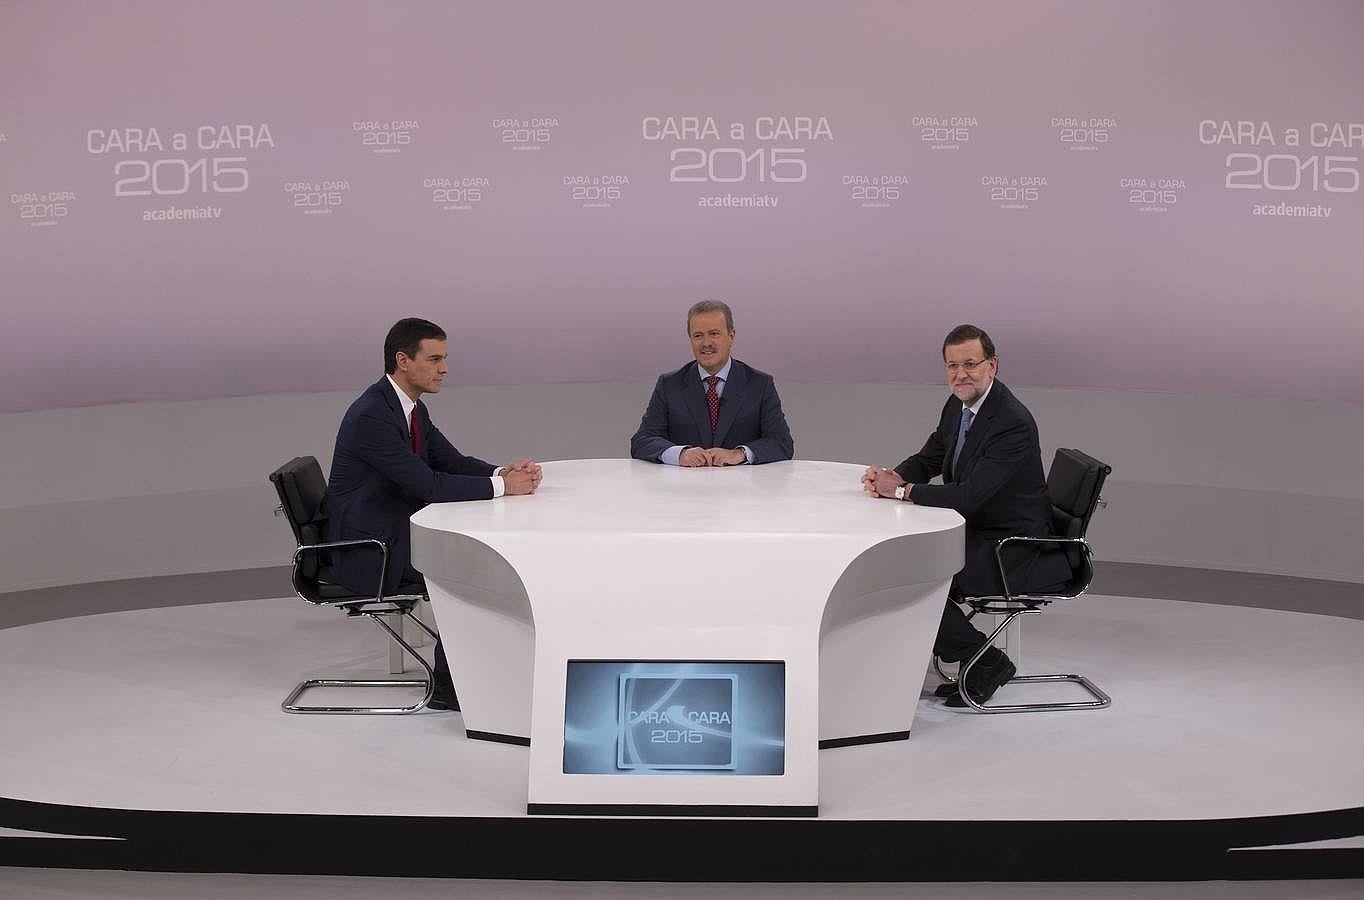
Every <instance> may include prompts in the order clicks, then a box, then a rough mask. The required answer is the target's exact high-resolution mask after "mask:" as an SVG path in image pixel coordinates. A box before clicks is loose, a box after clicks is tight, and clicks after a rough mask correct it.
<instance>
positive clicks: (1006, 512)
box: [862, 325, 1070, 706]
mask: <svg viewBox="0 0 1364 900" xmlns="http://www.w3.org/2000/svg"><path fill="white" fill-rule="evenodd" d="M943 363H944V364H945V365H946V367H947V385H948V387H949V388H951V390H952V395H953V396H952V397H950V398H948V400H947V402H946V403H945V404H944V405H943V409H942V416H941V417H940V418H939V420H938V426H937V428H935V429H934V430H933V433H932V434H930V435H929V436H928V440H927V441H926V442H925V443H924V445H923V448H922V449H920V450H919V452H918V453H916V454H914V455H913V456H911V457H910V458H909V459H906V460H905V461H904V462H902V463H900V464H899V465H898V466H896V467H895V468H894V469H886V468H881V467H877V466H872V467H870V468H868V469H867V470H866V472H864V473H863V475H862V486H863V489H864V490H866V492H867V493H868V494H870V495H871V496H873V497H891V498H894V499H896V500H901V501H907V502H910V503H917V504H919V505H921V506H940V507H947V508H949V509H954V510H956V511H957V512H959V513H961V515H962V517H963V518H965V519H966V565H965V566H964V567H963V568H962V570H961V571H960V572H958V573H957V576H956V578H954V579H953V581H952V587H951V589H950V590H949V591H948V600H947V607H946V609H945V610H944V612H943V618H942V623H941V625H939V627H938V637H937V640H936V641H935V642H934V645H933V652H934V653H935V654H937V656H938V657H939V658H940V659H943V660H945V661H947V662H960V661H961V660H965V659H969V658H970V657H971V655H972V654H974V653H975V652H976V650H978V649H979V648H980V646H981V644H983V643H985V635H984V634H982V633H981V632H979V631H977V630H976V629H975V628H974V627H973V626H972V625H971V623H970V622H969V621H968V620H967V618H966V615H965V614H964V613H963V612H962V611H961V608H960V607H958V606H957V604H956V603H955V602H953V601H954V600H955V599H956V598H959V597H962V596H983V595H998V594H1000V593H1002V592H1003V587H1004V585H1003V583H1002V582H1001V581H1000V578H999V567H998V566H997V565H996V562H995V544H996V543H997V542H998V541H999V540H1000V539H1001V538H1005V537H1010V536H1012V535H1026V536H1028V537H1046V536H1048V535H1050V534H1051V501H1050V499H1049V498H1048V496H1047V480H1046V475H1045V474H1044V473H1043V470H1042V450H1041V447H1040V445H1039V443H1038V438H1037V423H1036V422H1034V421H1033V417H1032V413H1030V412H1028V408H1027V407H1026V406H1024V405H1023V404H1022V403H1021V402H1020V401H1019V399H1018V398H1017V397H1015V396H1014V395H1013V392H1012V391H1010V390H1009V389H1008V388H1007V387H1006V386H1005V385H1004V382H1002V381H999V380H998V379H997V378H996V377H995V375H996V374H997V373H998V371H999V358H998V357H997V356H995V345H994V342H993V341H991V340H990V336H989V335H988V334H986V333H985V332H984V331H983V330H982V329H980V328H977V327H976V326H974V325H958V326H957V327H956V328H954V329H952V331H951V332H949V333H948V335H947V338H946V340H944V341H943ZM938 475H941V476H942V484H929V483H928V482H929V481H930V480H932V479H933V478H934V477H935V476H938ZM1004 563H1005V566H1006V569H1007V571H1008V578H1009V587H1010V588H1011V589H1012V590H1013V591H1014V593H1024V592H1029V591H1034V592H1046V591H1050V590H1055V589H1057V588H1059V587H1061V586H1062V585H1064V584H1065V583H1066V581H1067V580H1068V579H1069V578H1070V566H1069V564H1068V563H1067V562H1066V558H1065V556H1064V555H1063V554H1060V553H1056V552H1054V551H1052V550H1049V549H1048V550H1039V549H1038V548H1035V547H1029V548H1018V549H1012V548H1011V549H1010V550H1008V551H1006V553H1005V556H1004ZM1015 671H1016V670H1015V668H1014V664H1013V663H1012V662H1011V661H1010V660H1009V658H1008V656H1006V655H1005V654H1004V653H1003V652H1001V651H1000V650H999V649H997V648H995V647H991V648H989V649H988V650H986V651H985V654H984V655H983V656H982V657H981V658H980V661H979V662H977V663H976V665H975V666H974V667H973V668H972V669H971V673H970V678H968V679H967V684H966V689H967V691H968V692H969V693H970V694H971V697H972V699H974V700H975V701H976V702H977V703H983V702H985V701H986V700H988V699H989V698H990V697H991V696H992V695H993V694H994V692H995V691H996V690H998V689H999V687H1000V686H1001V685H1003V684H1004V683H1005V682H1007V681H1008V680H1009V679H1010V678H1012V677H1013V676H1014V674H1015ZM942 695H946V696H948V700H947V705H948V706H965V705H966V703H965V701H963V700H962V699H961V697H960V695H959V694H957V693H956V692H955V691H953V692H952V693H950V694H947V692H946V691H943V692H942Z"/></svg>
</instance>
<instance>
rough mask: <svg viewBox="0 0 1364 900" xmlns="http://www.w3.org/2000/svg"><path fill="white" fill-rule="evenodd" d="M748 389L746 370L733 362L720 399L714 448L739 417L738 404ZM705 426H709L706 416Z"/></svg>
mask: <svg viewBox="0 0 1364 900" xmlns="http://www.w3.org/2000/svg"><path fill="white" fill-rule="evenodd" d="M747 387H748V369H747V367H745V366H744V365H743V363H740V362H738V361H737V360H736V361H735V363H734V365H732V366H730V367H729V381H727V382H726V383H725V393H724V395H723V396H722V397H721V398H720V419H719V421H718V422H717V423H716V426H715V443H714V444H712V446H714V447H719V446H721V445H722V442H723V441H724V439H725V435H727V434H729V428H730V426H731V425H733V424H734V419H735V417H736V416H738V415H739V403H740V402H741V401H742V400H743V399H744V390H745V389H746V388H747ZM706 424H707V425H709V424H710V416H709V414H707V416H706Z"/></svg>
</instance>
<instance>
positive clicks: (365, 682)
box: [280, 610, 436, 716]
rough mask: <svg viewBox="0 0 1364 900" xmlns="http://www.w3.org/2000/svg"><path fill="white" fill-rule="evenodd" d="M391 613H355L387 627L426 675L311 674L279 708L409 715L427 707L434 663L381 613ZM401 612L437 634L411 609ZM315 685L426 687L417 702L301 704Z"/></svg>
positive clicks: (434, 682) (431, 688) (431, 686)
mask: <svg viewBox="0 0 1364 900" xmlns="http://www.w3.org/2000/svg"><path fill="white" fill-rule="evenodd" d="M392 613H393V610H381V611H374V612H370V611H366V610H357V611H355V613H354V614H355V615H360V616H365V617H366V618H368V619H370V620H371V621H373V622H374V624H376V625H378V626H379V627H380V628H382V629H383V630H384V631H386V632H388V636H389V637H390V638H391V639H392V640H394V641H396V642H397V643H398V644H399V645H400V646H401V647H402V648H403V649H404V650H406V651H407V652H408V653H409V654H411V656H412V658H413V659H415V660H416V661H417V662H418V663H419V664H420V665H421V667H422V668H423V669H425V670H426V677H425V678H308V679H306V680H304V681H301V682H299V684H298V686H297V687H295V688H294V689H293V690H292V691H291V692H290V693H289V696H288V697H285V698H284V702H283V703H281V704H280V709H282V710H284V711H285V712H287V713H340V714H350V715H380V716H383V715H388V716H401V715H406V714H408V713H414V712H417V711H418V710H420V709H424V708H425V707H426V704H428V703H430V702H431V695H432V694H433V693H435V690H436V673H435V672H433V671H432V670H431V664H430V663H428V662H427V661H426V660H425V659H423V658H422V656H421V654H420V653H418V652H417V651H416V649H415V648H414V647H413V646H412V645H411V644H409V643H408V642H407V641H405V640H403V637H402V635H401V634H400V633H399V632H398V631H396V630H394V628H393V627H392V626H391V625H389V624H388V623H387V622H386V621H384V619H383V618H382V616H385V615H391V614H392ZM398 615H399V617H402V616H407V617H409V618H411V619H412V621H414V622H416V623H417V625H418V627H420V628H421V629H422V631H425V632H426V633H427V634H429V635H431V637H432V639H433V640H434V639H435V637H436V635H435V632H433V631H432V630H431V628H430V627H429V626H428V625H427V624H426V623H425V622H423V621H422V620H421V619H418V618H416V617H414V616H411V614H410V613H408V612H402V611H399V612H398ZM316 687H405V688H412V687H420V688H424V689H425V690H424V691H423V693H422V698H421V699H420V700H419V701H417V702H416V703H414V704H412V705H411V706H302V705H300V704H299V703H298V698H299V697H300V696H302V694H303V692H304V691H307V690H309V689H310V688H316Z"/></svg>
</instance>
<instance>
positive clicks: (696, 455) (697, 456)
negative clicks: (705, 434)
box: [677, 447, 748, 467]
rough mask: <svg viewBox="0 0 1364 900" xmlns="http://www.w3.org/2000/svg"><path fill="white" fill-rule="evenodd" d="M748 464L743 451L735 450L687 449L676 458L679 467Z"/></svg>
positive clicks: (712, 448)
mask: <svg viewBox="0 0 1364 900" xmlns="http://www.w3.org/2000/svg"><path fill="white" fill-rule="evenodd" d="M746 462H748V457H747V456H745V455H744V451H743V450H741V449H739V448H737V447H736V448H735V449H733V450H726V449H725V448H724V447H709V448H707V447H688V448H687V449H686V450H683V451H682V454H681V455H680V456H678V457H677V464H678V465H680V466H688V467H694V466H741V465H743V464H744V463H746Z"/></svg>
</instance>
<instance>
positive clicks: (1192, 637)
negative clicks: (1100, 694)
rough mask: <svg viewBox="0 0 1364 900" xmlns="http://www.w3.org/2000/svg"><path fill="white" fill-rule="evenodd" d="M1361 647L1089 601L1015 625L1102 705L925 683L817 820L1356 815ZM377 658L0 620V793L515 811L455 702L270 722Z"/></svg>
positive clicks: (367, 668) (237, 627)
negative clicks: (1001, 711) (1019, 700)
mask: <svg viewBox="0 0 1364 900" xmlns="http://www.w3.org/2000/svg"><path fill="white" fill-rule="evenodd" d="M1361 648H1364V622H1361V621H1356V620H1347V619H1341V618H1335V617H1330V616H1319V615H1310V614H1304V613H1290V612H1282V611H1275V610H1264V609H1249V608H1240V607H1227V606H1215V605H1208V604H1200V603H1189V602H1175V601H1166V600H1152V599H1138V598H1125V597H1103V596H1089V597H1086V598H1084V599H1082V600H1080V601H1077V602H1076V603H1075V604H1073V605H1071V606H1070V607H1067V608H1062V609H1055V610H1052V611H1049V612H1047V613H1045V614H1044V615H1042V616H1039V617H1031V618H1029V619H1028V620H1026V621H1025V624H1024V654H1025V655H1024V659H1023V665H1022V666H1020V671H1021V672H1027V671H1040V670H1051V671H1077V672H1083V673H1085V674H1087V675H1089V676H1090V677H1091V678H1092V679H1093V680H1094V681H1095V682H1096V683H1097V684H1099V685H1100V686H1101V687H1103V688H1104V689H1105V690H1107V691H1108V693H1110V694H1111V695H1112V696H1113V706H1112V707H1111V708H1109V709H1106V710H1098V711H1083V712H1056V713H1043V714H1022V715H1003V716H981V715H975V714H971V713H966V712H957V711H953V710H948V709H945V708H943V707H942V706H941V703H940V701H936V700H934V699H932V698H931V697H929V696H927V695H926V694H921V691H922V690H923V688H924V687H927V688H931V687H932V686H933V685H934V684H935V683H936V679H934V678H931V677H930V678H928V679H926V681H925V685H906V688H905V702H906V703H913V702H917V703H918V704H919V709H918V712H917V715H916V717H915V720H914V726H913V731H912V734H911V737H910V739H909V740H908V741H903V742H896V743H888V744H880V745H871V746H862V747H848V748H840V749H834V750H825V751H822V752H821V754H820V756H821V773H820V778H821V788H820V791H821V795H820V817H821V820H829V819H834V820H840V819H841V820H887V819H894V820H979V819H988V820H1030V821H1037V820H1095V819H1098V820H1184V819H1222V818H1240V817H1256V816H1272V815H1284V814H1294V813H1308V812H1315V811H1321V810H1343V809H1350V808H1356V807H1361V806H1364V754H1361V753H1360V752H1359V747H1360V746H1361V744H1364V709H1362V708H1361V703H1360V699H1359V693H1358V688H1359V685H1360V684H1361V683H1364V652H1361ZM386 664H387V653H386V648H385V645H384V643H383V642H382V635H381V634H380V633H379V631H378V629H376V628H374V627H373V626H372V625H370V624H369V623H367V622H362V621H358V620H348V619H346V618H345V617H344V616H342V615H340V614H338V613H335V612H333V611H331V610H326V609H317V608H312V607H309V606H307V605H306V604H304V603H302V602H300V601H298V600H295V599H276V600H252V601H244V602H236V603H218V604H209V605H201V606H183V607H174V608H169V609H158V610H138V611H128V612H117V613H107V614H102V615H91V616H82V617H78V618H70V619H61V620H55V621H50V622H42V623H38V624H31V625H24V626H20V627H13V628H8V629H4V630H0V721H2V722H3V723H4V727H3V731H2V732H0V797H6V798H11V799H18V800H31V801H38V802H42V803H49V804H65V805H71V806H82V807H103V808H117V809H125V810H127V809H133V810H177V811H210V812H267V813H311V814H326V815H356V814H377V815H405V816H465V817H468V816H477V817H524V816H525V804H526V766H527V753H528V751H527V750H526V748H524V747H517V746H508V745H501V744H492V743H487V742H481V741H470V740H467V739H465V737H464V735H463V731H462V723H461V720H460V717H459V715H458V714H457V713H437V712H424V713H420V714H416V715H411V716H397V717H392V716H291V715H286V714H284V713H282V712H280V710H279V702H280V700H281V699H282V698H283V696H284V695H285V694H286V693H287V692H288V690H289V689H290V688H291V687H292V686H293V685H294V684H295V683H296V682H297V681H298V680H299V679H300V678H302V677H303V676H304V675H305V674H325V673H359V672H370V673H374V674H381V673H383V672H384V670H385V669H386ZM1053 667H1054V668H1053ZM1065 689H1066V686H1016V687H1006V688H1004V689H1003V690H1002V691H1001V692H1000V693H999V695H997V696H998V697H999V698H1000V699H1009V698H1011V697H1018V696H1020V695H1022V694H1023V693H1024V692H1028V696H1029V697H1036V696H1038V692H1041V691H1047V690H1052V691H1057V690H1065ZM1072 690H1073V688H1072ZM352 696H354V695H353V694H352ZM386 696H391V695H387V694H386ZM11 833H13V832H11ZM1345 846H1364V842H1359V841H1355V842H1349V841H1347V842H1346V844H1345Z"/></svg>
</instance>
